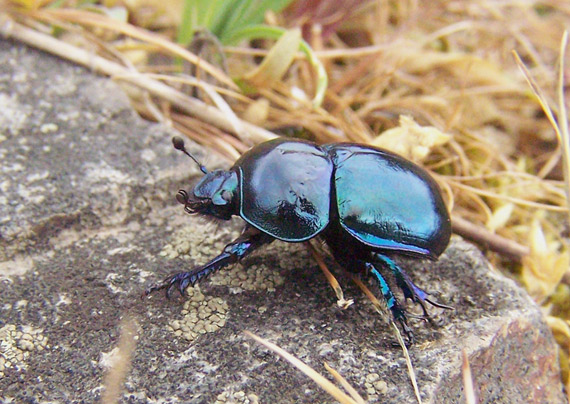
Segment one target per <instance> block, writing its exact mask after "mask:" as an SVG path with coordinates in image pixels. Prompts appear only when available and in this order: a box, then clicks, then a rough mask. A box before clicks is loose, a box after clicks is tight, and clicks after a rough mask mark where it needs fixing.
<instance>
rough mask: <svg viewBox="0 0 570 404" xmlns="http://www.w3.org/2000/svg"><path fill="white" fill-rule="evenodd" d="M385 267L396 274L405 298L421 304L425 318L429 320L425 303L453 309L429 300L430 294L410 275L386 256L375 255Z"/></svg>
mask: <svg viewBox="0 0 570 404" xmlns="http://www.w3.org/2000/svg"><path fill="white" fill-rule="evenodd" d="M374 255H375V256H376V257H377V258H378V259H379V260H380V261H381V262H382V263H383V264H384V265H385V266H387V267H388V268H389V269H390V271H392V273H393V274H394V277H395V278H396V283H397V284H398V286H399V287H400V288H401V289H402V291H403V292H404V297H405V298H406V299H411V300H412V301H413V302H414V303H419V304H420V306H421V307H422V311H423V312H424V317H425V318H428V319H429V314H428V312H427V308H426V305H425V302H428V303H429V304H431V305H432V306H435V307H440V308H443V309H451V307H449V306H446V305H443V304H441V303H437V302H435V301H433V300H430V299H429V298H428V294H427V292H426V291H424V290H423V289H420V288H419V287H417V286H416V285H415V284H414V282H412V280H411V279H410V277H409V276H408V274H407V273H406V272H405V271H404V270H403V269H401V268H400V267H399V266H398V265H397V264H396V263H395V262H394V260H392V259H391V258H389V257H387V256H386V255H384V254H380V253H376V254H374Z"/></svg>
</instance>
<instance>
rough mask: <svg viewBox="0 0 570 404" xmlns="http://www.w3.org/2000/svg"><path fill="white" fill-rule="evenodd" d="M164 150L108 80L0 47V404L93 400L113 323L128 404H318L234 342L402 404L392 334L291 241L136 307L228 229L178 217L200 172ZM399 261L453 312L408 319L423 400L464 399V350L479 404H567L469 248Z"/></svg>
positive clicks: (517, 304)
mask: <svg viewBox="0 0 570 404" xmlns="http://www.w3.org/2000/svg"><path fill="white" fill-rule="evenodd" d="M171 135H172V133H170V132H169V131H168V130H167V129H165V128H164V127H161V126H159V125H152V124H149V123H145V122H143V121H142V120H141V119H140V118H138V117H137V116H136V115H135V113H134V112H133V111H132V110H131V108H130V107H129V104H128V100H127V99H126V98H125V96H124V95H123V94H122V92H121V90H120V89H119V88H118V87H117V85H116V84H114V83H113V82H112V81H110V80H106V79H103V78H99V77H96V76H94V75H92V74H90V73H89V72H88V71H86V70H84V69H81V68H79V67H75V66H72V65H69V64H67V63H66V62H64V61H61V60H59V59H56V58H53V57H50V56H48V55H45V54H42V53H39V52H36V51H33V50H30V49H28V48H26V47H23V46H21V45H18V44H16V43H13V42H10V41H6V40H0V160H1V161H2V163H1V166H0V189H1V192H2V193H1V194H0V279H1V283H0V296H1V302H2V304H1V306H0V401H1V402H18V403H21V402H28V403H35V402H61V403H68V402H96V401H98V400H99V399H100V397H101V395H102V392H103V378H104V374H105V372H106V370H107V368H108V367H109V366H110V363H112V361H113V354H114V353H116V349H115V348H116V347H117V344H118V339H119V335H120V323H121V320H122V319H123V318H127V317H128V318H134V319H135V320H136V322H137V324H138V331H137V339H136V348H135V351H134V354H133V358H132V362H131V369H130V371H129V373H128V376H127V379H126V383H125V389H124V391H123V396H122V397H123V398H122V402H125V403H126V402H128V403H145V402H185V403H186V402H188V403H214V402H239V403H254V402H261V403H293V402H297V403H316V402H319V403H328V402H334V400H332V399H331V398H330V397H329V396H328V395H327V394H326V393H324V392H323V391H322V390H321V389H320V388H319V387H318V386H317V385H315V384H314V383H313V382H312V381H310V380H309V379H308V378H307V377H306V376H304V375H303V374H301V373H299V372H298V371H297V370H296V369H294V368H293V367H292V366H290V365H289V364H287V363H286V362H285V361H284V360H282V359H279V358H278V357H277V356H276V355H274V354H273V353H271V352H270V351H268V350H267V349H265V348H263V347H261V346H259V345H258V344H257V343H255V342H254V341H253V340H251V339H249V338H248V337H246V336H245V335H244V334H243V333H242V330H249V331H252V332H254V333H256V334H258V335H260V336H262V337H264V338H267V339H269V340H270V341H272V342H274V343H276V344H278V345H280V346H281V347H282V348H284V349H286V350H288V351H289V352H290V353H292V354H294V355H296V356H297V357H299V358H300V359H301V360H303V361H305V362H306V363H308V364H309V365H311V366H313V367H314V368H315V369H316V370H318V371H320V372H322V373H325V372H326V371H325V370H324V368H323V362H324V361H326V362H327V363H329V364H330V365H331V366H332V367H333V368H335V369H336V370H338V371H339V372H340V373H341V374H342V375H343V376H345V377H346V378H347V379H348V381H349V382H350V383H351V384H352V385H353V386H354V387H355V388H356V390H358V391H359V392H360V393H361V394H362V395H363V396H364V397H366V398H367V399H368V400H369V402H395V403H396V402H397V403H414V402H416V401H415V398H414V394H413V390H412V387H411V384H410V381H409V377H408V373H407V370H406V365H405V362H404V359H403V356H402V353H401V349H400V348H399V347H397V346H394V342H395V341H396V340H395V337H394V336H393V334H392V332H391V329H390V328H389V327H388V326H387V325H386V323H385V321H384V320H383V319H382V318H380V316H378V315H377V314H376V313H375V312H374V310H373V309H372V307H371V305H370V304H369V302H368V301H367V300H366V298H365V297H364V296H363V295H362V293H361V292H360V291H359V290H358V289H357V288H356V287H354V286H353V285H352V284H351V282H349V281H348V280H347V279H346V278H345V277H344V276H343V275H342V274H341V275H339V277H338V278H339V281H340V282H341V284H343V286H344V290H345V294H346V295H348V297H352V298H354V299H355V301H356V302H355V304H354V305H352V306H350V307H349V308H348V309H346V310H342V309H340V308H338V307H337V306H336V298H335V296H334V294H333V293H332V291H331V289H330V287H329V286H328V284H327V282H326V281H325V279H324V276H323V275H322V274H321V272H320V271H319V270H318V268H317V266H316V264H315V263H314V262H313V261H312V260H311V259H310V257H309V255H308V253H307V252H306V250H305V249H304V247H303V246H302V245H292V244H285V243H273V244H272V245H270V246H269V247H267V248H265V249H263V250H262V251H260V252H258V253H256V254H255V255H253V256H252V257H250V258H248V259H247V260H245V261H244V262H243V264H242V265H237V266H236V267H235V268H233V269H230V270H227V271H222V272H220V273H218V274H216V275H215V276H213V277H211V278H210V279H209V280H207V281H203V282H202V283H201V285H200V287H197V288H191V289H189V291H188V292H189V297H187V298H184V299H182V298H179V297H177V298H174V299H172V300H170V301H168V300H166V299H165V298H164V297H163V296H162V295H158V294H157V295H154V296H153V297H152V298H151V299H141V298H140V295H141V292H142V291H143V290H144V288H145V286H146V285H148V284H149V283H152V282H155V281H157V280H160V279H162V278H163V277H164V276H166V275H167V274H169V273H170V272H173V271H176V270H180V269H181V268H188V267H191V266H193V265H196V264H200V263H203V262H204V261H205V260H206V259H208V258H210V257H212V256H214V255H215V254H216V253H217V252H218V251H219V250H220V249H221V248H222V247H223V245H224V244H225V243H227V242H229V241H230V240H231V239H232V238H233V237H235V236H236V235H237V234H238V232H239V228H240V221H239V219H236V220H234V221H232V222H231V223H230V224H226V223H208V222H205V221H204V220H201V219H199V218H195V217H189V216H187V215H185V214H184V213H183V211H182V207H181V206H180V205H178V204H177V203H176V202H175V200H174V194H175V192H176V191H177V190H178V189H179V187H181V186H184V184H187V182H188V180H189V178H190V177H191V176H193V177H196V176H198V174H199V173H198V172H197V170H196V168H195V167H194V166H193V165H192V164H190V163H189V161H187V159H186V158H184V157H183V156H181V155H179V154H178V153H176V152H175V151H174V150H173V149H172V147H171V144H170V137H171ZM193 149H194V150H195V151H196V153H197V154H198V155H199V156H201V157H202V158H203V160H205V161H206V163H207V165H209V167H214V166H216V165H223V164H224V163H223V162H221V161H219V160H216V159H215V157H213V156H210V155H208V156H204V155H205V154H206V152H205V151H203V150H202V151H200V150H199V149H198V148H197V147H194V148H193ZM401 262H402V263H403V265H404V266H405V267H406V268H408V269H409V273H411V274H412V277H413V278H414V279H415V280H416V281H417V283H418V284H419V285H420V286H423V287H425V288H427V289H429V290H432V291H434V292H435V293H434V296H435V297H436V298H437V300H439V301H441V302H443V303H446V304H449V305H452V306H454V307H455V310H454V311H445V312H443V311H441V310H438V309H432V310H431V312H432V313H433V314H434V318H435V324H429V323H424V322H421V321H414V320H412V321H411V323H412V327H413V328H414V331H415V335H416V341H417V343H416V344H415V345H414V346H413V347H412V348H411V350H410V354H411V357H412V361H413V362H414V366H415V369H416V373H417V377H418V383H419V386H420V391H421V393H422V397H423V399H424V402H426V403H457V402H464V397H463V387H462V381H461V351H462V350H465V351H466V352H467V354H468V356H469V360H470V363H471V366H472V371H473V374H474V378H475V384H476V386H477V392H478V395H479V398H480V402H482V403H520V402H526V403H546V402H549V403H562V402H565V400H564V396H563V394H562V386H561V383H560V381H559V375H558V364H557V351H556V346H555V344H554V341H553V339H552V336H551V334H550V331H549V329H548V327H547V326H546V325H545V323H544V321H543V320H542V317H541V313H540V310H539V309H538V308H537V307H536V306H535V305H534V304H533V302H532V301H531V300H530V299H529V297H528V296H527V295H526V293H525V292H524V291H523V290H522V289H520V288H518V287H517V286H516V285H515V284H514V283H513V282H512V281H510V280H507V279H505V278H504V277H502V276H500V275H498V274H496V273H494V272H493V270H492V269H491V268H490V267H489V265H488V264H487V262H486V261H485V259H484V258H483V256H482V255H481V254H480V253H479V252H478V251H477V249H476V248H474V247H473V246H471V245H469V244H467V243H465V242H463V241H462V240H460V239H457V238H454V239H453V242H452V243H451V245H450V247H449V248H448V250H447V251H446V252H445V254H444V255H443V256H442V257H441V259H440V260H439V261H438V262H436V263H431V262H419V261H413V260H401Z"/></svg>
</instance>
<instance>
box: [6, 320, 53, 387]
mask: <svg viewBox="0 0 570 404" xmlns="http://www.w3.org/2000/svg"><path fill="white" fill-rule="evenodd" d="M42 333H43V330H42V329H40V328H34V327H31V326H16V325H14V324H6V325H5V326H4V327H2V328H0V377H2V376H4V371H5V370H6V369H8V368H16V369H25V367H26V359H27V358H28V356H29V355H30V353H31V352H33V351H42V350H43V349H45V347H46V346H47V337H45V336H44V335H43V334H42Z"/></svg>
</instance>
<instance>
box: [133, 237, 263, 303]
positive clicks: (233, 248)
mask: <svg viewBox="0 0 570 404" xmlns="http://www.w3.org/2000/svg"><path fill="white" fill-rule="evenodd" d="M273 240H274V239H273V237H271V236H268V235H267V234H265V233H262V232H260V231H259V230H257V229H255V228H253V227H251V226H246V228H245V229H244V231H243V233H242V234H241V236H239V237H238V238H237V239H236V240H234V241H233V242H231V243H229V244H228V245H226V246H225V247H224V249H223V250H222V253H221V254H220V255H218V256H217V257H215V258H214V259H212V260H211V261H210V262H208V263H207V264H205V265H201V266H199V267H196V268H194V269H192V270H190V271H187V272H178V273H175V274H173V275H170V276H169V277H168V278H166V279H165V280H164V281H162V282H161V283H158V284H155V285H152V286H149V287H148V288H147V289H146V290H145V292H144V296H148V295H150V294H151V293H153V292H156V291H157V290H162V289H166V296H167V297H170V296H171V295H172V292H173V290H174V289H175V288H177V289H178V291H179V292H180V294H181V295H184V290H185V289H186V287H187V286H188V285H194V284H195V283H196V282H198V281H199V280H200V279H202V278H204V277H206V276H208V275H210V274H211V273H212V272H214V271H217V270H218V269H221V268H224V267H226V266H228V265H231V264H234V263H236V262H238V261H239V260H241V259H242V258H243V257H245V256H246V255H248V254H249V253H251V252H252V251H254V250H255V249H257V248H258V247H260V246H261V245H263V244H268V243H270V242H272V241H273Z"/></svg>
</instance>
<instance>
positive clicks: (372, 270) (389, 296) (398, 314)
mask: <svg viewBox="0 0 570 404" xmlns="http://www.w3.org/2000/svg"><path fill="white" fill-rule="evenodd" d="M365 265H366V270H367V272H368V273H369V274H371V275H372V278H373V279H374V281H376V283H377V284H378V287H379V288H380V291H381V292H382V296H383V297H384V301H385V302H386V306H387V307H388V310H390V313H391V314H392V318H393V319H394V320H395V321H397V322H398V323H399V324H400V327H402V330H404V333H405V334H406V337H407V339H408V343H409V344H412V343H413V341H414V334H413V332H412V329H411V328H410V327H409V326H408V319H407V318H406V311H405V309H404V308H403V307H402V306H401V305H400V302H398V300H397V299H396V296H394V293H393V292H392V289H391V288H390V285H388V282H386V279H385V278H384V276H383V275H382V273H381V272H380V271H379V270H378V269H377V268H376V267H375V266H374V264H372V263H370V262H366V263H365Z"/></svg>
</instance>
